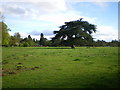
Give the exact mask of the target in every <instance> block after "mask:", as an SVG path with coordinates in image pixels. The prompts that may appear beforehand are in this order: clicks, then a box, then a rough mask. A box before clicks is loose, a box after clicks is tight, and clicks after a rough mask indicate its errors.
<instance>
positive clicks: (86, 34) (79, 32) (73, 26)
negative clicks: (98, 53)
mask: <svg viewBox="0 0 120 90" xmlns="http://www.w3.org/2000/svg"><path fill="white" fill-rule="evenodd" d="M93 32H96V26H95V25H93V24H90V23H88V22H87V21H82V19H80V20H76V21H70V22H65V25H62V26H60V30H59V31H54V34H56V35H55V37H54V38H52V41H53V42H55V40H56V41H60V43H59V44H64V45H67V46H71V45H77V46H80V45H81V44H83V45H92V42H93V38H92V36H91V34H92V33H93ZM83 42H84V43H83Z"/></svg>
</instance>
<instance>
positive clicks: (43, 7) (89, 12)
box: [0, 0, 118, 41]
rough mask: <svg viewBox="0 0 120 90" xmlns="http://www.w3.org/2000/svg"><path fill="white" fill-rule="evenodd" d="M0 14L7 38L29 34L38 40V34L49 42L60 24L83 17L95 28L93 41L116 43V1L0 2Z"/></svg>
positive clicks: (8, 0)
mask: <svg viewBox="0 0 120 90" xmlns="http://www.w3.org/2000/svg"><path fill="white" fill-rule="evenodd" d="M0 6H1V7H0V12H1V13H2V15H4V17H5V18H4V22H5V23H6V24H7V25H8V27H9V28H10V29H11V31H10V32H9V33H10V35H14V33H16V32H19V33H20V34H21V37H22V38H25V37H27V36H28V35H31V37H32V38H35V39H38V40H39V39H40V34H41V33H43V34H44V37H46V38H47V39H51V38H52V37H54V36H55V35H54V34H53V31H55V30H59V26H61V25H63V24H64V22H69V21H74V20H78V19H80V18H83V20H84V21H88V22H89V23H91V24H94V25H96V26H97V29H96V30H97V32H96V33H93V34H92V36H93V38H95V39H94V40H105V41H111V40H118V2H117V0H115V1H111V2H108V1H104V0H100V1H98V2H97V1H90V0H88V1H87V0H85V1H84V2H83V0H76V1H75V0H19V1H17V0H16V1H15V0H3V1H1V3H0Z"/></svg>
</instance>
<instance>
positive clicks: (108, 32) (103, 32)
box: [92, 26, 118, 41]
mask: <svg viewBox="0 0 120 90" xmlns="http://www.w3.org/2000/svg"><path fill="white" fill-rule="evenodd" d="M92 35H93V37H94V38H95V40H105V41H111V40H118V32H117V30H115V29H114V28H112V27H111V26H98V27H97V32H96V33H94V34H92Z"/></svg>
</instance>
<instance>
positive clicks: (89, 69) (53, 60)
mask: <svg viewBox="0 0 120 90" xmlns="http://www.w3.org/2000/svg"><path fill="white" fill-rule="evenodd" d="M2 54H3V55H2V56H3V57H2V58H3V77H2V79H3V88H99V87H101V88H117V87H118V48H117V47H91V48H86V47H77V48H76V49H70V48H69V47H7V48H3V53H2Z"/></svg>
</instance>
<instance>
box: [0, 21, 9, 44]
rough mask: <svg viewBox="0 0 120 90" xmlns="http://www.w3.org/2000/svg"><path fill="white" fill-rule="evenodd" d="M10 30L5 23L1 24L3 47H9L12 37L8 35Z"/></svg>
mask: <svg viewBox="0 0 120 90" xmlns="http://www.w3.org/2000/svg"><path fill="white" fill-rule="evenodd" d="M8 31H10V29H9V28H8V26H7V25H6V24H5V23H4V22H0V32H2V45H5V46H6V45H9V41H10V35H9V33H8Z"/></svg>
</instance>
